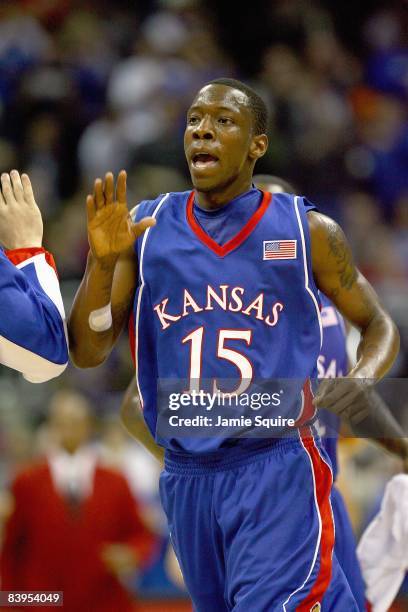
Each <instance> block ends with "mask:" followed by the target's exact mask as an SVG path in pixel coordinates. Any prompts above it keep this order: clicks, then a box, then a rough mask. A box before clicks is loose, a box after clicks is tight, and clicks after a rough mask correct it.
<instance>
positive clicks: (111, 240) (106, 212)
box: [86, 170, 156, 259]
mask: <svg viewBox="0 0 408 612" xmlns="http://www.w3.org/2000/svg"><path fill="white" fill-rule="evenodd" d="M86 208H87V215H88V238H89V245H90V247H91V251H92V254H93V255H94V257H96V259H104V258H112V257H117V256H118V255H120V253H122V252H123V251H125V250H127V249H128V248H129V247H130V246H132V244H133V243H134V242H135V240H136V238H138V236H140V234H142V233H143V232H144V231H145V230H146V229H147V228H148V227H152V226H153V225H155V224H156V221H155V219H153V217H144V218H143V219H141V220H140V221H139V222H138V223H133V222H132V219H131V217H130V215H129V211H128V208H127V204H126V172H125V171H124V170H121V172H120V173H119V176H118V179H117V182H116V197H115V182H114V178H113V174H112V172H108V173H107V174H106V175H105V181H104V183H102V180H101V179H99V178H98V179H96V181H95V183H94V192H93V195H89V196H88V197H87V199H86Z"/></svg>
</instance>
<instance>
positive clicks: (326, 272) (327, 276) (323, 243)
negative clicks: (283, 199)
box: [308, 212, 381, 329]
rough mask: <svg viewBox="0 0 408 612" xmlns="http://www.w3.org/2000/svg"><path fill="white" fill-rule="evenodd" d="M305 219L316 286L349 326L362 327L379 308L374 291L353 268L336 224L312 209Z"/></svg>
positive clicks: (352, 260) (346, 247)
mask: <svg viewBox="0 0 408 612" xmlns="http://www.w3.org/2000/svg"><path fill="white" fill-rule="evenodd" d="M308 219H309V227H310V235H311V241H312V265H313V275H314V279H315V282H316V285H317V287H318V289H320V290H321V291H322V292H323V293H325V294H326V295H327V296H328V297H329V298H330V299H331V300H332V301H333V302H334V304H335V305H336V307H337V308H338V309H339V310H340V312H341V313H342V314H343V315H344V316H345V317H346V318H347V319H348V320H349V321H350V322H351V323H353V325H355V326H356V327H358V328H359V329H363V328H365V327H366V326H367V325H368V324H369V323H370V321H371V320H372V319H373V317H374V316H375V315H376V314H378V313H379V311H380V310H381V306H380V304H379V301H378V297H377V294H376V293H375V291H374V289H373V288H372V286H371V285H370V283H369V282H368V281H367V279H366V278H365V277H364V276H363V275H362V274H361V272H360V271H359V270H358V269H357V267H356V265H355V263H354V259H353V255H352V252H351V249H350V245H349V244H348V242H347V239H346V237H345V235H344V233H343V231H342V229H341V228H340V226H339V225H338V224H337V223H335V222H334V221H333V220H332V219H330V218H329V217H326V216H325V215H321V214H319V213H315V212H311V213H309V215H308Z"/></svg>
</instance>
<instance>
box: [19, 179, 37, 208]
mask: <svg viewBox="0 0 408 612" xmlns="http://www.w3.org/2000/svg"><path fill="white" fill-rule="evenodd" d="M21 183H22V185H23V190H24V199H25V201H26V202H27V204H30V205H31V206H35V205H36V204H35V198H34V192H33V187H32V185H31V181H30V177H29V176H28V174H22V175H21Z"/></svg>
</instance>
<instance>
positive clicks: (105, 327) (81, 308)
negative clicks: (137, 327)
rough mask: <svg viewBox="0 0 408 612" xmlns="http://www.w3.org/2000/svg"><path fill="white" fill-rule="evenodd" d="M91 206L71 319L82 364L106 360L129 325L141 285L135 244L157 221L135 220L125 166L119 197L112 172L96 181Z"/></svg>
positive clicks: (75, 348)
mask: <svg viewBox="0 0 408 612" xmlns="http://www.w3.org/2000/svg"><path fill="white" fill-rule="evenodd" d="M86 205H87V216H88V239H89V245H90V252H89V255H88V262H87V266H86V270H85V274H84V277H83V279H82V282H81V284H80V287H79V289H78V291H77V294H76V296H75V299H74V303H73V306H72V310H71V313H70V316H69V321H68V330H69V335H70V344H71V347H70V348H71V356H72V359H73V361H74V363H75V364H76V365H77V366H78V367H81V368H88V367H95V366H97V365H99V364H101V363H102V362H103V361H104V360H105V359H106V357H107V356H108V355H109V353H110V351H111V349H112V347H113V345H114V343H115V342H116V340H117V338H118V336H119V334H120V332H121V331H122V330H123V328H124V326H125V324H126V322H127V320H128V316H129V310H130V307H131V303H132V299H133V295H134V291H135V288H136V279H137V265H136V256H135V254H134V251H133V245H134V242H135V240H136V239H137V238H138V236H140V235H141V234H142V233H143V232H144V231H145V230H146V229H147V228H148V227H150V226H152V225H154V224H155V221H154V219H152V218H150V217H146V218H144V219H142V220H141V221H139V222H138V223H133V222H132V219H131V217H130V215H129V212H128V209H127V205H126V173H125V172H124V171H122V172H120V174H119V176H118V180H117V185H116V197H115V185H114V179H113V175H112V173H110V172H109V173H107V174H106V176H105V181H104V183H102V180H101V179H97V180H96V181H95V184H94V193H93V195H92V196H88V198H87V202H86ZM98 312H100V313H101V314H100V315H98ZM110 316H111V321H109V317H110ZM90 317H91V319H90ZM91 321H92V322H93V323H92V325H91V323H90V322H91ZM99 322H100V323H99ZM98 326H99V328H98Z"/></svg>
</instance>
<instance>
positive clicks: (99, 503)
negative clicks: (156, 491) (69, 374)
mask: <svg viewBox="0 0 408 612" xmlns="http://www.w3.org/2000/svg"><path fill="white" fill-rule="evenodd" d="M49 425H50V436H51V440H52V444H51V446H52V450H51V451H50V452H48V453H47V457H46V460H45V461H41V462H40V463H38V464H37V465H33V466H31V467H29V468H28V469H25V470H24V471H22V472H21V473H20V474H19V475H18V476H17V477H16V478H15V480H14V482H13V485H12V495H13V498H14V509H13V511H12V513H11V515H10V517H9V519H8V521H7V522H6V525H5V529H4V541H3V549H2V555H1V588H2V590H3V591H13V590H15V591H16V590H18V591H63V596H64V608H63V609H64V612H94V611H95V612H96V611H97V612H119V611H120V612H130V611H133V610H135V602H134V600H133V598H132V596H131V595H130V593H129V592H128V590H127V589H126V588H125V586H124V585H125V584H126V580H127V578H129V577H130V576H133V575H134V572H135V570H137V569H138V568H141V567H143V566H144V565H146V564H147V563H149V561H150V559H151V558H152V555H153V551H154V548H155V541H154V537H153V536H152V534H151V533H150V531H149V530H148V529H147V527H146V526H145V524H144V521H143V518H142V516H141V513H140V511H139V509H138V506H137V504H136V502H135V499H134V498H133V497H132V494H131V492H130V489H129V486H128V484H127V481H126V480H125V478H124V476H123V475H122V474H120V473H118V472H116V471H114V470H112V469H107V468H105V467H102V466H101V465H98V458H97V453H96V451H95V450H94V448H93V447H92V445H91V444H90V436H91V432H92V427H91V419H90V416H89V410H88V407H87V404H86V402H85V400H84V399H83V398H82V397H81V396H79V395H77V394H74V393H71V392H70V393H68V392H59V393H58V394H57V395H56V397H54V400H53V402H52V406H51V411H50V420H49ZM47 609H48V608H47ZM50 609H51V608H50Z"/></svg>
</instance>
